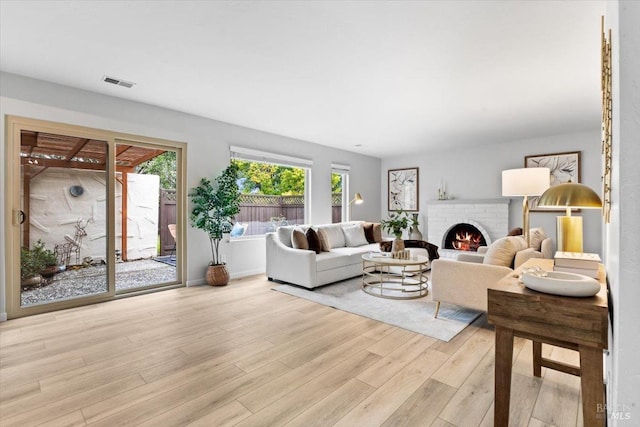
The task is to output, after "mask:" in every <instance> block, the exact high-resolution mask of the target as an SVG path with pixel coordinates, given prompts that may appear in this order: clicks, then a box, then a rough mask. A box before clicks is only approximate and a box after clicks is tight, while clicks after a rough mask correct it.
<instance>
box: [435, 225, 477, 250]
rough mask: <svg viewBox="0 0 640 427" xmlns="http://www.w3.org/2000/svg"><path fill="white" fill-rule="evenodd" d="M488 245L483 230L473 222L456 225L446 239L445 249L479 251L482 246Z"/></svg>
mask: <svg viewBox="0 0 640 427" xmlns="http://www.w3.org/2000/svg"><path fill="white" fill-rule="evenodd" d="M486 245H487V241H486V240H485V239H484V236H483V235H482V232H481V231H480V230H478V228H477V227H475V226H474V225H472V224H463V223H460V224H456V225H454V226H453V227H451V228H450V229H449V232H448V233H447V235H446V236H445V239H444V249H455V250H458V251H473V252H477V251H478V248H479V247H480V246H486Z"/></svg>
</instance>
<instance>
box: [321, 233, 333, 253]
mask: <svg viewBox="0 0 640 427" xmlns="http://www.w3.org/2000/svg"><path fill="white" fill-rule="evenodd" d="M318 238H319V239H320V250H321V251H322V252H329V251H330V250H331V242H330V241H329V236H327V232H326V231H325V230H324V229H322V228H318Z"/></svg>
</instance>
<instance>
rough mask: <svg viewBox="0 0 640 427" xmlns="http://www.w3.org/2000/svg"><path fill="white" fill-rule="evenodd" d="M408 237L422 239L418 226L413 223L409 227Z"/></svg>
mask: <svg viewBox="0 0 640 427" xmlns="http://www.w3.org/2000/svg"><path fill="white" fill-rule="evenodd" d="M409 239H411V240H422V233H421V232H420V230H418V227H416V226H415V225H414V226H412V227H411V232H410V233H409Z"/></svg>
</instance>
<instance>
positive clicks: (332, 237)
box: [318, 224, 345, 249]
mask: <svg viewBox="0 0 640 427" xmlns="http://www.w3.org/2000/svg"><path fill="white" fill-rule="evenodd" d="M318 229H319V230H324V231H325V232H326V234H327V238H328V241H329V247H330V248H331V249H333V248H343V247H344V246H345V240H344V233H343V232H342V227H341V226H340V224H331V225H323V226H320V227H318Z"/></svg>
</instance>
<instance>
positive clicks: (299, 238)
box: [291, 227, 309, 250]
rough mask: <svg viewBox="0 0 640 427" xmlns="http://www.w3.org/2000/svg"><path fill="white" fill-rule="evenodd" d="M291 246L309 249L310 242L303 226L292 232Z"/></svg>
mask: <svg viewBox="0 0 640 427" xmlns="http://www.w3.org/2000/svg"><path fill="white" fill-rule="evenodd" d="M291 246H292V247H293V249H304V250H309V242H308V241H307V235H306V234H304V231H303V230H302V228H299V227H296V228H294V229H293V232H292V233H291Z"/></svg>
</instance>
